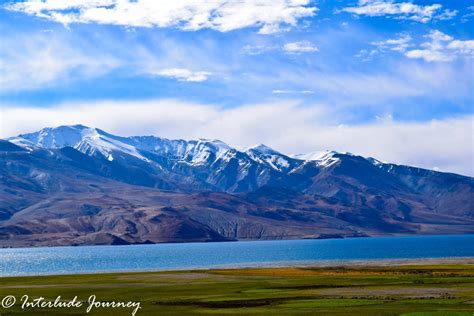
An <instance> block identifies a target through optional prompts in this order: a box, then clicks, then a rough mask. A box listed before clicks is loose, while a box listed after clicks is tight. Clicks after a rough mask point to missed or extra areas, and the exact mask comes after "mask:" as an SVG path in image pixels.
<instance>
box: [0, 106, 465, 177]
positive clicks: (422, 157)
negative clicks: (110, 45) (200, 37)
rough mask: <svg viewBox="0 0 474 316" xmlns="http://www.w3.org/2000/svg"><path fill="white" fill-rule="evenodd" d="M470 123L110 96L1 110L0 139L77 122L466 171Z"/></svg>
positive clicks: (322, 109) (127, 131)
mask: <svg viewBox="0 0 474 316" xmlns="http://www.w3.org/2000/svg"><path fill="white" fill-rule="evenodd" d="M473 120H474V117H473V116H464V117H459V118H450V119H444V120H432V121H427V122H397V121H394V120H393V119H391V118H390V117H388V118H386V119H381V120H377V121H374V122H371V123H367V124H362V125H341V124H340V123H339V122H338V121H337V120H336V119H335V117H334V113H333V112H331V110H330V109H329V108H327V107H323V106H321V105H319V106H303V105H299V104H298V102H286V103H281V102H280V103H272V104H256V105H247V106H241V107H236V108H224V107H219V106H214V105H204V104H192V103H183V102H178V101H172V100H161V101H147V102H112V101H111V102H99V103H93V104H91V103H87V104H69V105H63V106H57V107H51V108H28V107H3V108H2V109H0V123H1V124H0V137H8V136H13V135H16V134H19V133H24V132H31V131H34V130H38V129H40V128H43V127H45V126H57V125H61V124H77V123H81V124H85V125H88V126H93V127H100V128H102V129H104V130H106V131H109V132H111V133H115V134H119V135H149V134H154V135H159V136H163V137H169V138H185V139H195V138H200V137H204V138H218V139H222V140H223V141H226V142H228V143H229V144H231V145H234V146H249V145H252V144H255V143H265V144H267V145H269V146H271V147H274V148H275V149H277V150H280V151H282V152H285V153H304V152H311V151H315V150H321V149H333V150H337V151H349V152H353V153H356V154H360V155H363V156H373V157H376V158H378V159H380V160H384V161H390V162H395V163H401V164H409V165H416V166H421V167H426V168H434V167H438V168H439V169H440V170H442V171H452V172H458V173H462V174H469V175H474V166H473V164H472V161H473V160H474V152H473V151H474V146H473V144H474V139H473V135H474V133H473V132H474V131H473V129H474V126H473ZM130 122H133V123H132V124H131V123H130ZM262 122H271V124H262Z"/></svg>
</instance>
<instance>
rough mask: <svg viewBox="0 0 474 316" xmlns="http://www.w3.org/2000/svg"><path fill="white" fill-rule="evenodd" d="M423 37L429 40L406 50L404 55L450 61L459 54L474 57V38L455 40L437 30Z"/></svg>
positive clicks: (433, 60) (426, 59) (431, 60)
mask: <svg viewBox="0 0 474 316" xmlns="http://www.w3.org/2000/svg"><path fill="white" fill-rule="evenodd" d="M425 37H426V38H428V39H429V41H427V42H424V43H422V44H421V47H420V48H418V49H414V50H409V51H406V52H405V56H407V57H408V58H418V59H424V60H425V61H428V62H437V61H441V62H443V61H444V62H446V61H452V60H454V59H456V58H457V57H460V56H464V57H468V58H469V57H474V54H473V52H474V40H466V41H462V40H455V39H454V38H453V37H452V36H449V35H447V34H444V33H443V32H440V31H438V30H432V31H431V32H430V33H428V34H427V35H425Z"/></svg>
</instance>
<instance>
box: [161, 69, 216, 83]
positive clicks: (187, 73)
mask: <svg viewBox="0 0 474 316" xmlns="http://www.w3.org/2000/svg"><path fill="white" fill-rule="evenodd" d="M211 74H212V73H210V72H207V71H191V70H189V69H186V68H168V69H162V70H160V71H158V72H156V75H158V76H163V77H168V78H173V79H176V80H178V81H188V82H201V81H206V80H207V79H208V78H209V76H210V75H211Z"/></svg>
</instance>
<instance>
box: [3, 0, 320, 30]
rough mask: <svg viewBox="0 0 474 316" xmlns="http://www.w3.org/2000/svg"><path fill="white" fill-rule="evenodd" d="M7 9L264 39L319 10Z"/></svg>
mask: <svg viewBox="0 0 474 316" xmlns="http://www.w3.org/2000/svg"><path fill="white" fill-rule="evenodd" d="M6 8H7V9H9V10H13V11H19V12H24V13H26V14H29V15H34V16H37V17H41V18H45V19H48V20H52V21H56V22H59V23H62V24H65V25H69V24H72V23H98V24H112V25H122V26H127V27H176V28H179V29H182V30H186V31H195V30H200V29H205V28H208V29H214V30H217V31H221V32H227V31H232V30H237V29H241V28H246V27H258V28H259V33H261V34H271V33H276V32H279V31H280V29H281V28H282V26H295V25H297V23H298V21H299V20H300V19H303V18H306V17H311V16H314V15H315V13H316V11H317V8H316V7H315V6H313V5H310V0H261V1H247V0H245V1H232V0H215V1H194V0H183V1H150V0H75V1H55V0H40V1H33V0H30V1H23V2H14V3H10V4H8V5H7V6H6Z"/></svg>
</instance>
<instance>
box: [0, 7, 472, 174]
mask: <svg viewBox="0 0 474 316" xmlns="http://www.w3.org/2000/svg"><path fill="white" fill-rule="evenodd" d="M117 3H118V4H117ZM170 6H171V5H170V4H169V3H168V4H165V2H160V1H147V0H138V1H130V2H129V1H115V0H96V1H91V0H74V1H54V0H47V1H46V0H45V1H23V2H22V1H3V2H2V8H1V9H0V45H1V50H0V103H1V106H2V112H1V117H0V119H1V122H2V127H1V129H0V132H1V133H0V137H7V136H12V135H14V134H17V133H20V132H26V131H31V130H35V129H38V128H40V127H44V126H45V125H48V126H54V125H60V124H72V123H82V124H86V125H93V126H95V127H100V128H103V129H106V130H109V131H110V132H115V133H118V134H124V135H125V134H143V133H147V134H157V135H161V136H164V137H173V138H174V137H180V138H198V137H206V138H220V139H223V140H224V141H227V142H229V143H231V144H233V145H236V146H248V145H252V144H253V143H266V144H268V145H270V146H272V147H275V148H276V149H278V150H281V151H284V152H287V153H296V152H307V151H313V150H321V149H334V150H339V151H351V152H354V153H358V154H362V155H366V156H367V155H370V156H375V157H378V158H380V159H382V160H387V161H394V162H399V163H407V164H413V165H419V166H423V167H427V168H438V169H440V170H446V171H455V172H460V173H465V174H471V175H473V174H474V167H473V163H472V161H473V158H474V157H473V150H474V149H473V147H474V144H473V101H474V92H473V91H474V79H473V74H472V73H473V57H474V35H473V33H474V1H466V0H463V1H461V0H455V1H437V0H432V1H421V0H416V1H408V0H405V1H388V0H385V1H384V0H361V1H357V0H356V1H306V0H294V1H290V0H288V1H286V0H278V1H266V0H260V1H226V0H218V1H217V0H216V1H212V2H210V1H208V2H196V1H179V2H178V1H176V2H175V4H174V6H173V7H170ZM117 113H120V114H121V115H118V114H117Z"/></svg>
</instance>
